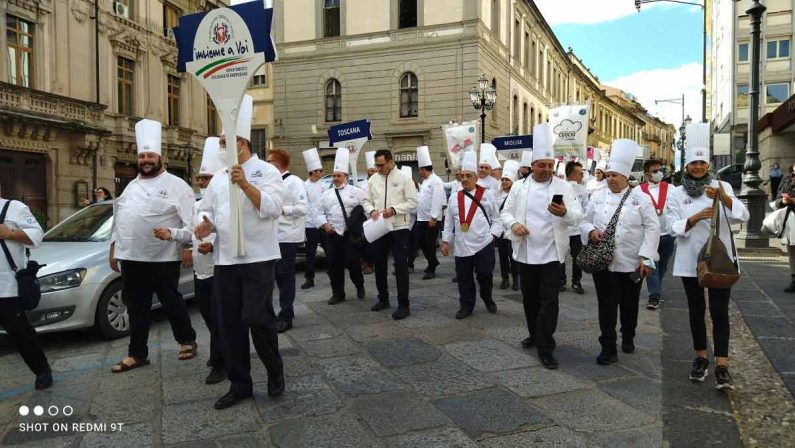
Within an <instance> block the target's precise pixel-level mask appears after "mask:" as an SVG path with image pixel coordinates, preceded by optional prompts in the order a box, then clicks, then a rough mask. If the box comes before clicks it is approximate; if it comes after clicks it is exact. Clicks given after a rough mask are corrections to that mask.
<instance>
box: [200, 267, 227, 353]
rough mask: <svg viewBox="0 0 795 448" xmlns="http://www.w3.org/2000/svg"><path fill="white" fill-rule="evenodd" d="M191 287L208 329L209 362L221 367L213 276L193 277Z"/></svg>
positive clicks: (219, 334)
mask: <svg viewBox="0 0 795 448" xmlns="http://www.w3.org/2000/svg"><path fill="white" fill-rule="evenodd" d="M193 289H194V293H195V294H196V305H198V307H199V312H200V313H201V315H202V319H204V324H205V325H207V329H208V330H209V331H210V364H211V365H212V366H213V367H218V368H223V367H224V357H223V355H222V353H223V349H222V348H221V332H220V329H219V328H218V316H217V311H216V304H215V302H216V301H217V300H216V299H215V297H214V295H215V291H214V290H213V278H212V277H210V278H203V279H199V278H197V277H195V276H194V277H193Z"/></svg>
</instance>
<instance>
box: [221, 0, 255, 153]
mask: <svg viewBox="0 0 795 448" xmlns="http://www.w3.org/2000/svg"><path fill="white" fill-rule="evenodd" d="M244 3H245V2H244ZM253 109H254V98H252V97H251V95H243V101H241V102H240V108H239V109H238V113H237V136H238V137H240V138H244V139H246V140H248V141H251V116H252V114H253V113H254V110H253ZM221 135H226V129H222V130H221Z"/></svg>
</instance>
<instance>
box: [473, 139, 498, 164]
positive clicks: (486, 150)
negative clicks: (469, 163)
mask: <svg viewBox="0 0 795 448" xmlns="http://www.w3.org/2000/svg"><path fill="white" fill-rule="evenodd" d="M496 160H497V147H496V146H494V145H492V144H491V143H481V144H480V160H479V161H478V164H479V165H488V166H490V167H491V168H494V166H495V163H494V162H495V161H496ZM497 165H499V162H497Z"/></svg>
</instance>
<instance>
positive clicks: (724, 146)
mask: <svg viewBox="0 0 795 448" xmlns="http://www.w3.org/2000/svg"><path fill="white" fill-rule="evenodd" d="M731 143H732V135H731V134H728V133H727V134H714V135H713V136H712V155H713V156H730V155H731V153H732V149H731Z"/></svg>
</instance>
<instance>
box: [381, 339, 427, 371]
mask: <svg viewBox="0 0 795 448" xmlns="http://www.w3.org/2000/svg"><path fill="white" fill-rule="evenodd" d="M367 351H368V352H369V353H370V355H371V356H372V357H373V358H375V359H376V361H378V362H379V363H381V365H383V366H385V367H403V366H410V365H414V364H423V363H426V362H432V361H436V360H437V359H438V358H439V356H441V354H442V351H441V350H439V349H438V348H436V347H434V346H433V345H430V344H428V343H426V342H423V341H421V340H419V339H413V338H409V339H401V340H397V341H384V342H373V343H372V344H370V345H368V346H367Z"/></svg>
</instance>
